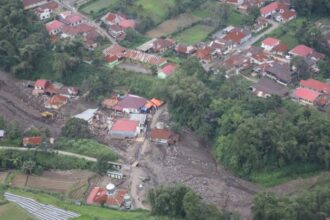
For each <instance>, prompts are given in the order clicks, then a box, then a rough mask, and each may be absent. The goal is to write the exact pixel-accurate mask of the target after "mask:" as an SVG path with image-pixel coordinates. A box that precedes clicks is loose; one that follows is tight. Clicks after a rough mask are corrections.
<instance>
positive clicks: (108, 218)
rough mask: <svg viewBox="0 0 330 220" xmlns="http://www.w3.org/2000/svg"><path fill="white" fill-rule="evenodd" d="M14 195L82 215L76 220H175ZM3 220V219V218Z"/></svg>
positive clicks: (40, 196) (16, 191) (40, 195)
mask: <svg viewBox="0 0 330 220" xmlns="http://www.w3.org/2000/svg"><path fill="white" fill-rule="evenodd" d="M8 191H10V192H12V193H14V194H17V195H21V196H25V197H29V198H32V199H35V200H37V201H38V202H41V203H45V204H52V205H54V206H56V207H59V208H62V209H66V210H70V211H74V212H77V213H79V214H81V216H80V217H78V218H75V219H76V220H90V219H99V220H174V219H170V218H165V217H151V216H150V214H149V212H147V211H130V212H128V211H126V212H125V211H119V210H114V209H108V208H102V207H97V206H85V205H81V206H79V205H75V204H73V203H71V202H68V201H63V200H60V199H58V198H56V197H53V196H50V195H47V194H45V193H40V192H38V193H35V192H27V191H23V190H19V189H10V190H8ZM1 219H2V218H1Z"/></svg>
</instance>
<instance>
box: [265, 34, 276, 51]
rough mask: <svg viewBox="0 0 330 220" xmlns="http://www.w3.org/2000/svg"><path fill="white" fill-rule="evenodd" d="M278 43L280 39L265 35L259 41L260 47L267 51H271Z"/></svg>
mask: <svg viewBox="0 0 330 220" xmlns="http://www.w3.org/2000/svg"><path fill="white" fill-rule="evenodd" d="M279 44H280V41H279V40H278V39H276V38H273V37H267V38H266V39H264V40H263V41H262V42H261V47H262V48H264V49H265V50H267V51H271V50H272V49H273V48H274V47H276V46H277V45H279Z"/></svg>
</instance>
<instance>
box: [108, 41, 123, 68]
mask: <svg viewBox="0 0 330 220" xmlns="http://www.w3.org/2000/svg"><path fill="white" fill-rule="evenodd" d="M125 51H126V49H125V48H124V47H122V46H120V45H119V44H113V45H111V46H110V47H108V48H106V49H104V50H103V55H104V59H105V61H106V62H107V63H110V64H114V63H118V62H119V61H120V60H121V59H122V58H124V52H125Z"/></svg>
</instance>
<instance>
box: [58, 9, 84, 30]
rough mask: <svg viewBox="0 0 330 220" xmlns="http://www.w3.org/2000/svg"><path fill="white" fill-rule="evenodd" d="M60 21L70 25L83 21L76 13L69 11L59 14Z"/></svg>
mask: <svg viewBox="0 0 330 220" xmlns="http://www.w3.org/2000/svg"><path fill="white" fill-rule="evenodd" d="M60 18H61V21H62V22H63V23H64V24H66V25H70V26H77V25H79V24H81V23H83V19H82V17H80V15H78V14H76V13H72V12H71V11H70V12H63V13H61V14H60Z"/></svg>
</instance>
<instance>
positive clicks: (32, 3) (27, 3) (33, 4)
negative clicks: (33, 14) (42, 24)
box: [23, 0, 48, 10]
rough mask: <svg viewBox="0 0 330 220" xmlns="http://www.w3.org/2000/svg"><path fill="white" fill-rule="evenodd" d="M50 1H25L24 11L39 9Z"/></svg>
mask: <svg viewBox="0 0 330 220" xmlns="http://www.w3.org/2000/svg"><path fill="white" fill-rule="evenodd" d="M47 2H48V0H23V6H24V10H28V9H32V8H36V7H39V6H41V5H44V4H47Z"/></svg>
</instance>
